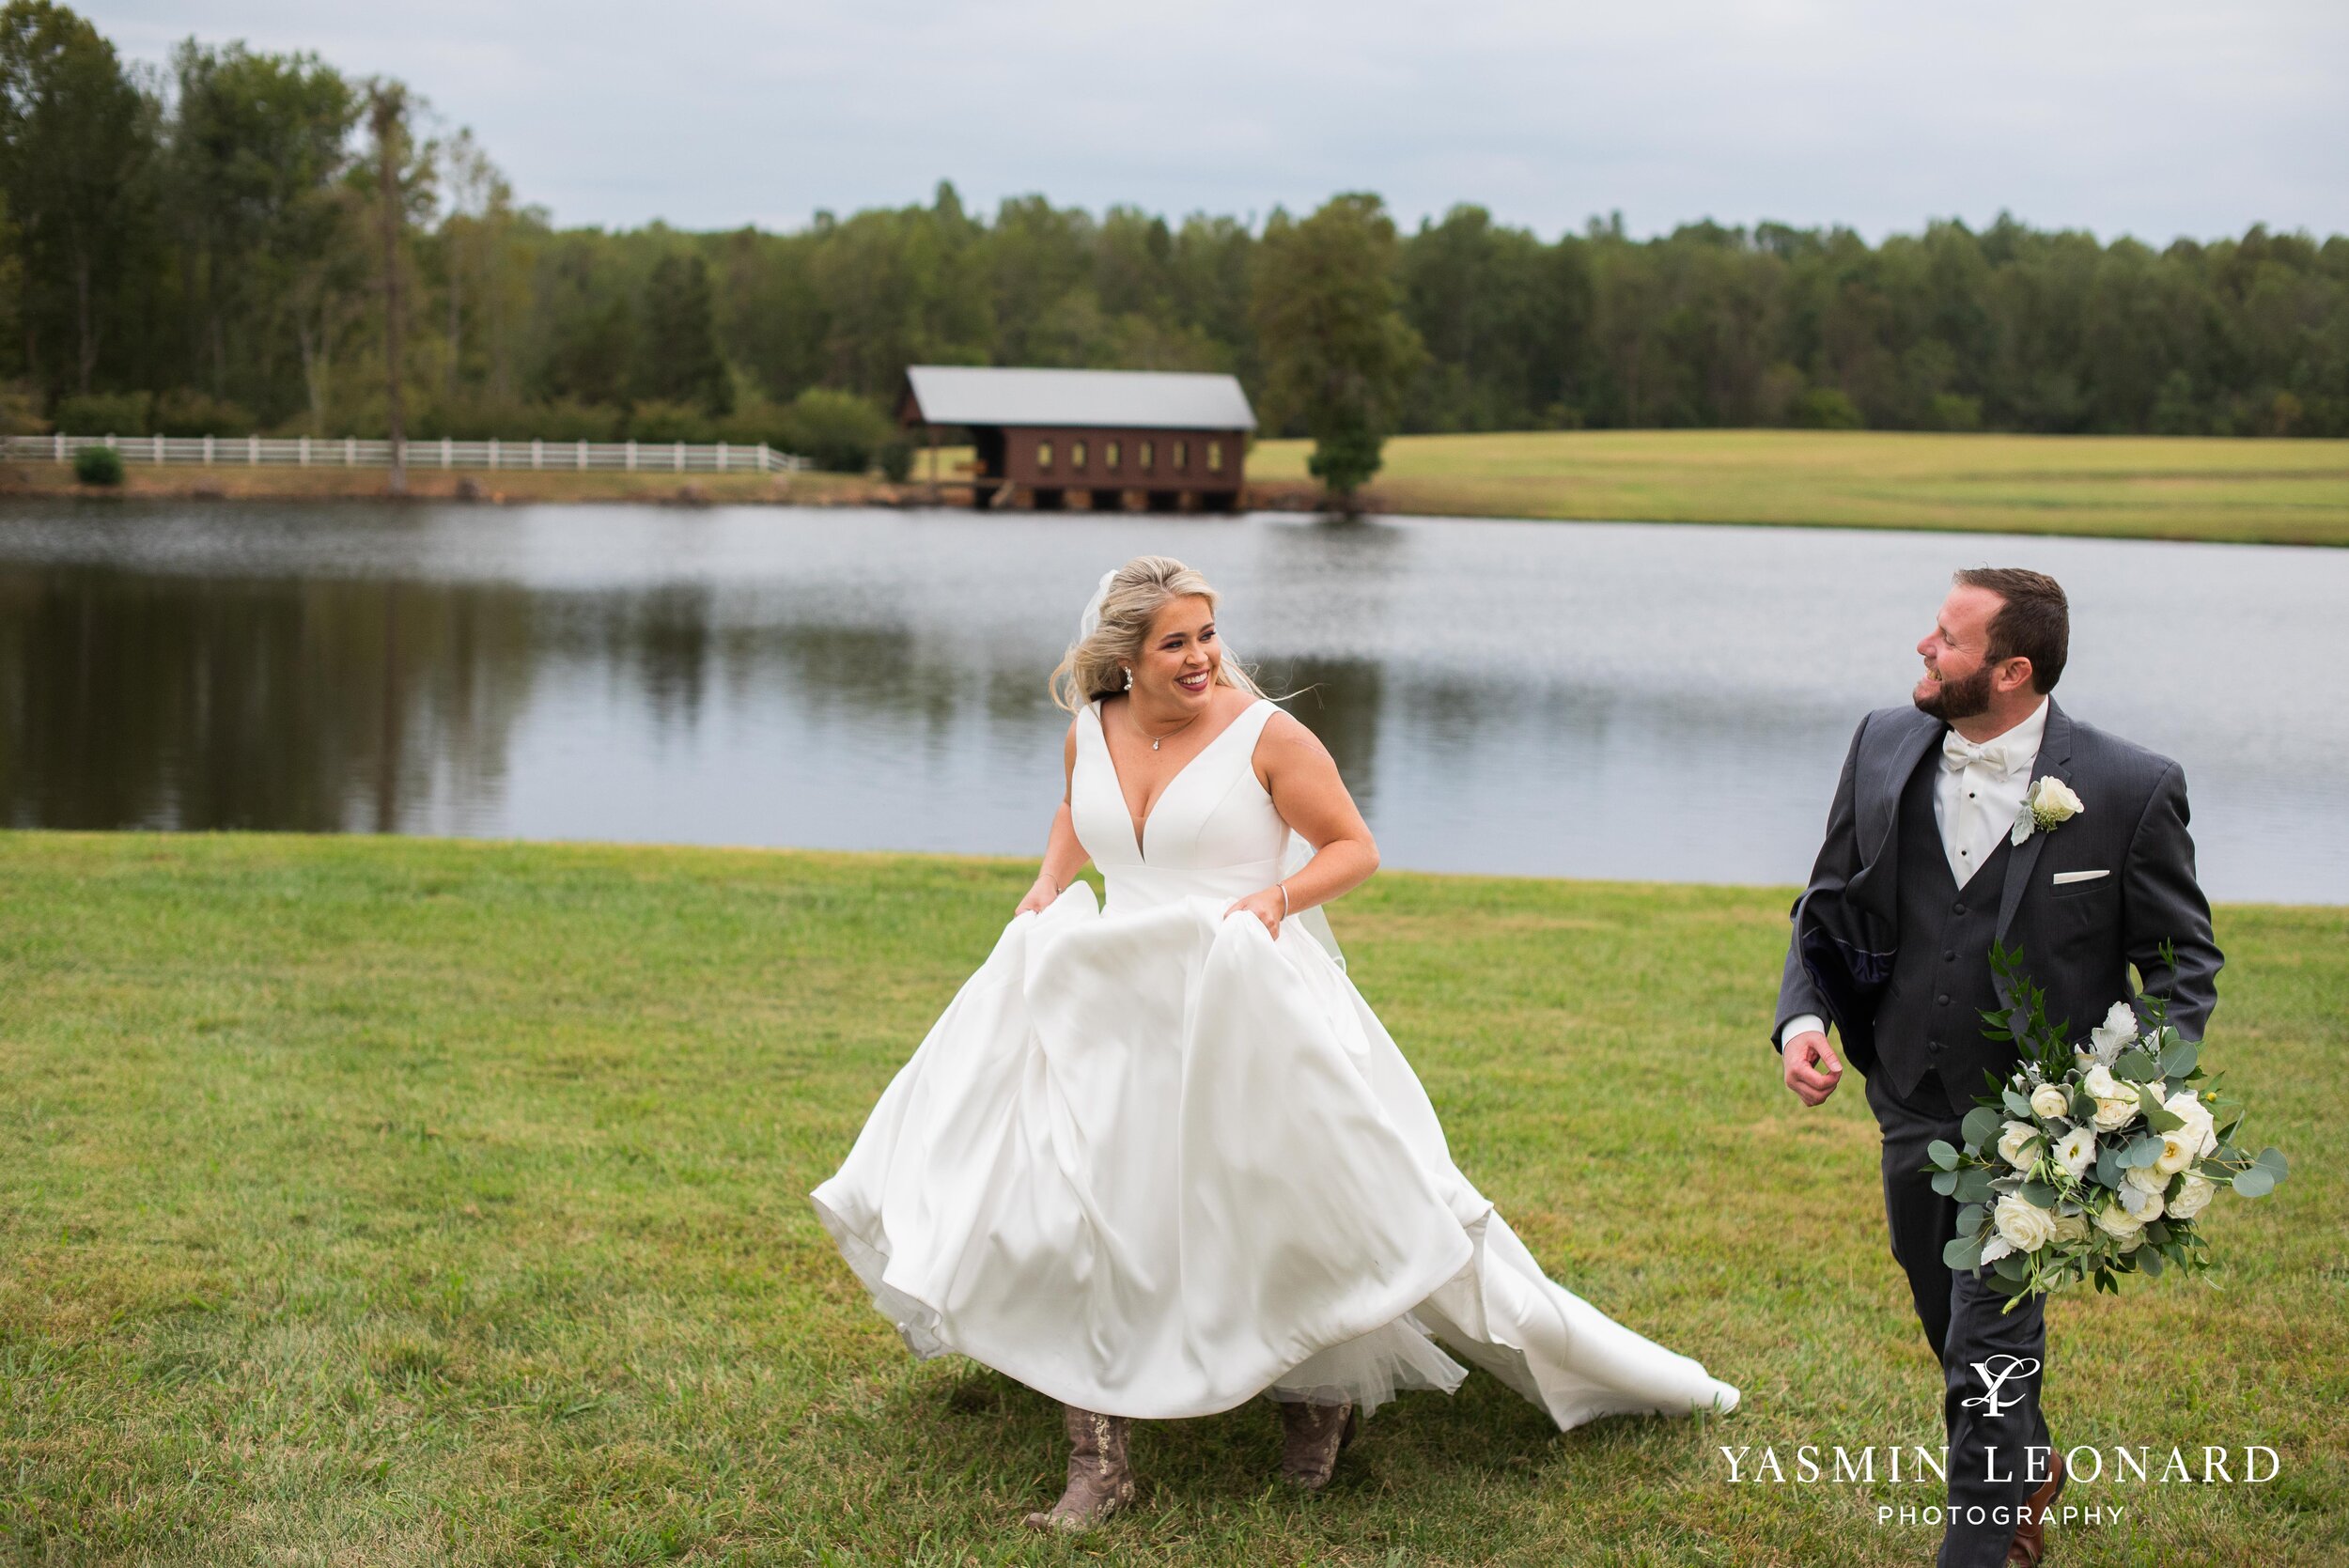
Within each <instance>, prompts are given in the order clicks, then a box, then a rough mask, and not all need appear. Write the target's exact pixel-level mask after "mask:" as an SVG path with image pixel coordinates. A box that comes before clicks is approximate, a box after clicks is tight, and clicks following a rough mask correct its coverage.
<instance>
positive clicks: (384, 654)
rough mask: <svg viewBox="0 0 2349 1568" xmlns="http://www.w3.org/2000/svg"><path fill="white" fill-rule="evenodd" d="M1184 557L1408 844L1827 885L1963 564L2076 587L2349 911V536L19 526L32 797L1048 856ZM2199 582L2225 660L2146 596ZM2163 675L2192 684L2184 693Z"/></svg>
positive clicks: (2279, 888) (911, 525)
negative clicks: (1137, 606) (1126, 609)
mask: <svg viewBox="0 0 2349 1568" xmlns="http://www.w3.org/2000/svg"><path fill="white" fill-rule="evenodd" d="M1140 551H1163V552H1166V553H1172V554H1176V555H1180V556H1182V557H1184V558H1185V559H1187V560H1189V561H1190V562H1192V564H1194V565H1196V566H1199V567H1202V568H1203V569H1204V570H1206V572H1207V573H1208V574H1209V575H1210V577H1212V578H1213V579H1214V580H1215V581H1216V582H1218V583H1219V584H1220V585H1221V587H1222V588H1223V590H1224V592H1225V597H1226V603H1225V610H1224V613H1223V625H1224V629H1225V631H1226V634H1227V636H1228V638H1229V639H1230V640H1231V641H1232V643H1233V644H1234V645H1235V646H1236V647H1237V648H1238V649H1239V650H1240V651H1241V652H1243V653H1245V654H1247V655H1248V656H1250V657H1251V659H1252V661H1253V662H1254V663H1255V664H1256V666H1257V668H1258V672H1259V675H1260V677H1261V678H1262V679H1263V680H1264V682H1265V684H1266V685H1267V686H1268V689H1270V690H1273V691H1279V692H1294V693H1296V695H1295V696H1294V697H1293V698H1291V699H1290V701H1289V706H1290V708H1291V710H1292V711H1294V712H1296V713H1297V714H1298V716H1299V718H1301V719H1302V720H1304V722H1307V723H1308V724H1310V725H1312V726H1313V727H1314V728H1315V730H1316V731H1317V732H1318V733H1319V734H1320V735H1321V737H1322V738H1323V739H1324V741H1325V742H1326V743H1327V744H1328V745H1329V747H1330V751H1331V753H1333V754H1334V755H1335V756H1336V757H1337V759H1338V762H1339V765H1340V767H1341V768H1342V769H1343V770H1344V772H1345V773H1346V777H1347V779H1348V781H1349V783H1350V784H1352V785H1353V786H1354V788H1355V791H1356V793H1357V795H1358V797H1360V799H1361V800H1362V802H1363V805H1364V809H1365V811H1366V812H1367V813H1368V815H1370V817H1371V820H1372V824H1373V826H1374V828H1375V829H1376V830H1377V832H1378V835H1379V840H1380V845H1381V848H1382V850H1383V851H1384V854H1385V857H1386V859H1387V861H1388V862H1389V863H1391V864H1395V865H1408V866H1417V867H1425V868H1430V869H1459V870H1484V871H1501V872H1529V873H1543V874H1556V875H1576V876H1601V877H1651V878H1670V879H1689V880H1711V881H1742V882H1752V881H1783V880H1792V879H1794V878H1796V877H1798V876H1799V875H1800V874H1801V872H1802V870H1803V868H1804V866H1805V864H1806V863H1807V861H1808V857H1809V854H1810V851H1811V848H1812V846H1813V845H1814V844H1815V842H1816V834H1817V831H1818V826H1819V822H1820V820H1821V818H1822V815H1823V813H1824V809H1825V803H1826V799H1827V794H1828V790H1829V789H1830V788H1831V786H1832V784H1833V780H1834V774H1835V769H1836V767H1837V765H1838V763H1839V762H1840V760H1841V757H1842V754H1843V747H1844V744H1845V742H1846V740H1847V739H1848V737H1849V735H1850V731H1851V727H1852V725H1853V723H1854V722H1856V721H1857V719H1858V717H1859V714H1860V713H1861V712H1863V711H1865V709H1866V708H1867V707H1869V706H1875V705H1878V704H1880V703H1883V702H1885V701H1888V700H1889V701H1898V700H1900V697H1901V695H1902V693H1904V692H1905V691H1906V686H1907V682H1908V679H1909V675H1908V667H1909V664H1910V663H1911V662H1912V660H1911V656H1910V655H1909V652H1908V647H1909V644H1910V643H1911V642H1913V640H1914V638H1915V635H1916V633H1917V631H1918V630H1919V629H1920V628H1921V624H1922V622H1921V619H1920V617H1925V618H1929V616H1930V613H1931V610H1932V607H1933V605H1934V604H1935V603H1936V602H1937V600H1938V598H1939V594H1940V590H1941V585H1942V584H1943V582H1945V581H1946V576H1947V572H1948V570H1949V569H1950V567H1952V566H1953V565H1965V564H1973V563H1975V562H1978V561H1981V560H1983V559H1990V558H1995V559H1998V560H2000V561H2004V562H2012V563H2015V564H2021V565H2030V566H2038V567H2044V568H2045V569H2048V570H2052V571H2055V572H2056V573H2057V574H2058V575H2059V576H2061V577H2062V578H2063V579H2064V581H2065V582H2066V583H2067V585H2068V586H2070V588H2071V589H2072V592H2073V596H2074V599H2075V607H2076V617H2077V631H2076V638H2075V652H2074V662H2073V667H2072V671H2071V672H2070V673H2069V674H2067V675H2066V677H2065V684H2064V690H2063V693H2062V694H2063V697H2064V699H2065V701H2066V703H2067V706H2071V707H2072V708H2073V709H2074V710H2075V711H2076V712H2078V713H2081V714H2083V715H2085V716H2087V717H2090V718H2092V719H2093V720H2096V721H2098V722H2104V723H2106V724H2107V725H2108V727H2111V728H2114V729H2117V730H2119V731H2121V732H2122V733H2123V734H2126V735H2129V736H2131V737H2133V738H2137V739H2140V740H2142V741H2144V742H2145V743H2146V744H2149V745H2153V746H2155V747H2158V748H2160V749H2162V750H2165V751H2168V752H2170V753H2171V754H2173V755H2177V756H2179V757H2180V758H2181V759H2182V760H2183V761H2184V762H2185V763H2186V768H2187V770H2188V774H2189V777H2190V778H2191V779H2192V781H2193V787H2194V794H2195V801H2196V808H2197V810H2196V830H2197V833H2198V837H2199V838H2200V840H2201V845H2202V846H2203V861H2204V869H2205V875H2206V878H2207V880H2208V882H2209V884H2210V885H2211V886H2212V887H2213V888H2214V890H2216V891H2217V892H2218V893H2220V894H2222V895H2225V896H2235V897H2272V898H2300V899H2327V900H2330V899H2342V898H2349V827H2344V823H2349V714H2344V713H2342V712H2341V711H2337V710H2336V709H2337V708H2338V705H2333V706H2331V707H2326V708H2324V709H2322V710H2317V711H2311V710H2310V706H2309V705H2308V704H2306V703H2305V702H2303V701H2302V700H2301V699H2299V698H2298V697H2297V695H2296V694H2295V691H2292V690H2291V689H2290V688H2289V685H2288V683H2285V682H2281V681H2279V679H2278V678H2277V676H2278V672H2279V671H2291V670H2295V669H2299V668H2329V667H2333V666H2334V665H2336V664H2337V663H2338V661H2339V658H2340V654H2341V646H2340V644H2341V638H2340V636H2339V634H2338V633H2337V632H2336V631H2335V630H2334V629H2333V624H2334V614H2335V609H2334V607H2335V606H2336V605H2337V604H2338V603H2339V602H2340V601H2341V596H2342V594H2343V592H2344V591H2345V590H2349V553H2339V552H2323V551H2255V550H2225V549H2214V548H2210V547H2193V546H2164V545H2144V544H2117V543H2106V542H2095V541H2083V540H2030V541H2022V540H1999V541H1996V542H1989V541H1983V540H1980V539H1966V538H1951V537H1946V536H1943V537H1935V536H1902V535H1858V534H1827V533H1812V532H1807V531H1762V530H1732V529H1692V528H1654V527H1647V528H1643V527H1636V526H1619V527H1597V526H1594V527H1551V526H1542V525H1524V524H1507V523H1468V522H1436V523H1423V524H1373V525H1369V526H1361V527H1330V526H1328V525H1321V524H1314V523H1306V522H1300V521H1296V520H1273V519H1246V520H1237V521H1231V520H1215V521H1208V520H1191V519H1180V518H1153V519H1124V518H1110V517H1103V518H1098V519H1095V518H1087V517H1083V516H1072V517H1067V518H1058V519H1032V518H1031V519H1001V518H974V517H971V516H968V515H964V514H920V513H912V514H908V513H881V512H874V513H859V512H835V513H816V514H810V513H801V512H788V511H775V510H739V511H735V510H720V511H710V512H701V513H689V512H680V511H676V510H671V509H663V508H649V507H609V508H543V509H535V510H515V511H503V510H490V509H486V508H461V507H454V508H434V507H418V508H412V509H390V508H381V507H350V506H344V507H281V508H272V509H255V510H250V511H243V510H238V509H236V508H232V507H220V506H214V507H202V506H197V507H178V508H173V507H168V506H159V507H151V508H145V509H142V508H138V507H130V506H107V507H75V506H71V505H45V506H29V505H28V506H20V507H17V508H14V509H11V510H9V511H8V512H7V513H0V820H5V821H6V822H8V823H9V824H12V825H15V826H20V827H35V826H50V827H71V828H107V827H164V828H275V829H302V830H314V831H402V832H443V833H463V834H486V835H519V836H526V837H593V838H626V839H640V840H662V841H698V842H720V843H743V844H788V845H802V846H828V847H904V848H933V849H952V850H977V851H988V852H1003V853H1014V854H1033V853H1034V850H1035V847H1036V846H1037V845H1038V844H1039V843H1040V842H1041V838H1042V833H1043V830H1044V826H1045V824H1046V822H1047V821H1048V820H1049V818H1050V812H1051V806H1052V803H1053V801H1054V800H1056V799H1057V798H1058V795H1059V793H1060V787H1061V780H1060V745H1059V741H1060V737H1061V734H1062V731H1063V730H1064V728H1065V726H1066V722H1067V720H1066V715H1064V714H1062V713H1060V712H1059V711H1058V710H1057V709H1055V708H1054V707H1053V706H1051V704H1050V700H1049V699H1048V697H1047V695H1046V693H1045V691H1044V676H1045V674H1046V672H1048V671H1049V670H1050V667H1051V665H1052V662H1053V661H1054V660H1055V659H1056V658H1057V657H1058V654H1059V651H1060V648H1061V646H1062V644H1064V642H1065V641H1066V638H1067V636H1068V635H1069V632H1070V631H1071V630H1072V629H1073V622H1074V618H1075V613H1076V609H1077V607H1078V606H1079V605H1081V603H1082V601H1083V599H1084V598H1085V595H1086V594H1087V593H1088V592H1089V591H1090V589H1091V587H1092V584H1093V582H1094V581H1095V580H1096V579H1097V577H1098V575H1099V573H1100V571H1101V569H1102V568H1103V567H1104V566H1106V565H1111V564H1114V563H1115V562H1117V561H1119V560H1122V559H1124V558H1126V557H1127V556H1128V555H1131V554H1134V553H1138V552H1140ZM2188 586H2190V592H2191V598H2192V600H2193V604H2194V617H2193V627H2194V629H2193V631H2192V632H2190V633H2189V636H2188V639H2187V641H2189V642H2190V644H2191V646H2190V647H2189V648H2185V649H2181V648H2177V647H2170V646H2162V645H2158V644H2152V643H2149V642H2148V641H2147V640H2146V639H2145V638H2144V637H2143V636H2142V634H2141V630H2140V627H2141V620H2142V606H2144V605H2145V604H2148V603H2158V602H2165V601H2174V600H2176V599H2177V598H2179V596H2180V595H2181V594H2182V592H2185V591H2186V589H2187V587H2188ZM2156 677H2157V678H2156Z"/></svg>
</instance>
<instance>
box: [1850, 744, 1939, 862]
mask: <svg viewBox="0 0 2349 1568" xmlns="http://www.w3.org/2000/svg"><path fill="white" fill-rule="evenodd" d="M1942 728H1943V726H1942V724H1941V723H1940V722H1938V721H1937V720H1933V719H1928V718H1926V717H1925V716H1924V715H1923V714H1921V713H1920V714H1917V715H1916V717H1915V719H1914V721H1912V722H1910V723H1909V724H1908V725H1907V727H1906V728H1905V729H1903V730H1902V731H1901V733H1900V734H1898V735H1896V736H1894V737H1892V740H1891V743H1890V746H1888V747H1887V748H1886V750H1885V752H1884V754H1883V755H1882V757H1881V758H1880V759H1879V762H1880V766H1879V767H1878V768H1877V769H1876V771H1875V774H1874V775H1873V777H1872V778H1871V779H1870V781H1869V785H1870V787H1869V789H1868V792H1867V795H1866V797H1865V799H1864V800H1863V801H1862V809H1863V810H1864V811H1865V812H1866V814H1867V820H1866V821H1865V822H1864V823H1863V824H1862V831H1861V833H1860V835H1859V836H1860V857H1859V860H1860V863H1861V864H1862V865H1869V866H1873V865H1877V864H1880V863H1882V862H1883V861H1884V860H1885V858H1886V857H1887V856H1888V855H1890V853H1891V852H1892V846H1893V843H1894V839H1893V830H1894V829H1895V828H1897V827H1899V826H1900V820H1901V796H1902V795H1903V794H1904V793H1905V792H1906V790H1907V788H1908V780H1909V776H1910V775H1911V774H1913V773H1915V772H1916V771H1917V764H1919V763H1920V762H1921V761H1923V760H1924V755H1925V752H1926V750H1927V749H1928V748H1930V747H1931V746H1933V745H1934V744H1935V742H1937V741H1938V740H1939V739H1940V738H1941V731H1942ZM1888 869H1890V868H1888Z"/></svg>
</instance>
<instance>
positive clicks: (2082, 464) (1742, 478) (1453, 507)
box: [1248, 430, 2349, 545]
mask: <svg viewBox="0 0 2349 1568" xmlns="http://www.w3.org/2000/svg"><path fill="white" fill-rule="evenodd" d="M1311 450H1312V444H1311V442H1302V441H1266V442H1257V443H1256V445H1255V447H1254V448H1253V449H1252V451H1251V452H1250V453H1249V458H1248V476H1249V478H1250V479H1251V480H1252V481H1256V482H1259V483H1266V484H1271V483H1279V482H1301V481H1305V480H1306V479H1307V478H1308V477H1309V476H1308V474H1307V473H1306V469H1305V459H1306V457H1307V455H1308V453H1309V452H1310V451H1311ZM1371 490H1372V492H1373V498H1374V499H1373V505H1374V506H1375V507H1376V508H1377V509H1379V510H1384V511H1391V512H1404V513H1417V514H1423V515H1436V516H1459V517H1513V518H1559V519H1589V520H1623V521H1657V522H1766V523H1814V524H1826V525H1830V526H1836V527H1864V528H1933V529H1944V528H1947V529H1968V530H1979V531H1984V532H1993V533H2020V534H2092V535H2114V536H2131V537H2140V538H2163V539H2215V540H2221V541H2234V542H2241V543H2263V544H2322V545H2343V544H2349V442H2343V441H2234V440H2215V439H2214V440H2203V439H2191V438H2186V437H2167V436H2145V437H2138V436H2112V437H2107V436H2011V435H1936V434H1920V433H1911V432H1897V431H1875V430H1864V431H1862V430H1855V431H1826V430H1817V431H1813V430H1607V431H1599V430H1591V431H1583V430H1570V431H1551V432H1540V433H1532V434H1517V435H1449V436H1397V437H1395V438H1394V439H1393V440H1392V441H1390V442H1388V443H1387V447H1386V465H1385V467H1384V468H1383V469H1382V470H1381V471H1380V473H1379V474H1378V475H1377V478H1376V479H1374V480H1373V481H1372V483H1371Z"/></svg>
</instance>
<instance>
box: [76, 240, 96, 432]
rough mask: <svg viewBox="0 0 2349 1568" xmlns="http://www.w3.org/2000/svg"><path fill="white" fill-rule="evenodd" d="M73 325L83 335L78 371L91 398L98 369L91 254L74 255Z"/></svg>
mask: <svg viewBox="0 0 2349 1568" xmlns="http://www.w3.org/2000/svg"><path fill="white" fill-rule="evenodd" d="M73 325H74V329H75V330H76V331H77V332H78V333H79V334H81V340H82V341H81V353H80V356H79V360H78V369H79V370H80V373H81V389H80V390H81V393H82V396H85V397H86V396H89V381H90V377H91V375H92V374H93V373H94V372H96V370H97V369H98V334H97V333H96V331H95V330H94V329H92V327H91V326H90V318H89V253H88V252H87V251H83V250H76V251H75V252H74V253H73Z"/></svg>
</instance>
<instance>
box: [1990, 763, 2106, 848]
mask: <svg viewBox="0 0 2349 1568" xmlns="http://www.w3.org/2000/svg"><path fill="white" fill-rule="evenodd" d="M2087 809H2088V804H2087V802H2086V801H2084V800H2081V799H2080V798H2079V797H2078V796H2077V795H2076V794H2074V793H2073V792H2072V786H2071V785H2070V784H2065V783H2064V782H2063V781H2062V780H2061V779H2059V778H2057V777H2056V776H2055V775H2054V774H2053V773H2048V774H2045V775H2043V776H2041V777H2040V778H2037V779H2034V780H2032V781H2031V786H2030V788H2029V789H2028V790H2025V791H2024V792H2023V809H2022V810H2021V811H2020V812H2017V813H2016V814H2015V831H2014V832H2013V833H2011V834H2009V835H2008V838H2009V841H2010V842H2012V843H2015V844H2020V843H2022V842H2023V841H2024V840H2025V839H2027V838H2029V837H2030V835H2031V834H2033V833H2051V832H2053V831H2055V830H2057V829H2058V828H2061V827H2062V826H2063V825H2064V824H2065V823H2066V822H2069V821H2071V820H2072V818H2074V817H2076V816H2077V815H2079V814H2080V813H2082V812H2084V811H2086V810H2087Z"/></svg>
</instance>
